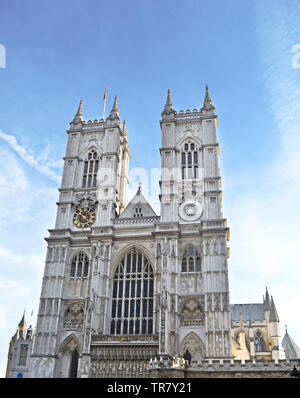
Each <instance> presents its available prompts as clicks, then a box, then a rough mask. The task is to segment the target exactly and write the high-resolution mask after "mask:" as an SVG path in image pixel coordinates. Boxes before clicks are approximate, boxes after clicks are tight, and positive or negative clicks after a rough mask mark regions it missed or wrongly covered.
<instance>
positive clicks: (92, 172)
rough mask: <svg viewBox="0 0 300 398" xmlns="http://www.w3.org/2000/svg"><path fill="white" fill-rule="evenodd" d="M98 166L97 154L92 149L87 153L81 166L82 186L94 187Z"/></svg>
mask: <svg viewBox="0 0 300 398" xmlns="http://www.w3.org/2000/svg"><path fill="white" fill-rule="evenodd" d="M98 168H99V156H98V154H97V152H96V151H95V150H94V149H93V150H91V152H89V153H88V156H87V160H86V161H85V162H84V166H83V179H82V188H95V187H96V186H97V173H98Z"/></svg>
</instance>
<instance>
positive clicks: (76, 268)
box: [69, 249, 90, 278]
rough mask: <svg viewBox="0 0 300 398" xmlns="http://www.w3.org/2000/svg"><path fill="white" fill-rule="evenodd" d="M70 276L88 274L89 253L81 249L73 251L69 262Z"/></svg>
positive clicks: (85, 275) (83, 276) (84, 275)
mask: <svg viewBox="0 0 300 398" xmlns="http://www.w3.org/2000/svg"><path fill="white" fill-rule="evenodd" d="M69 268H70V272H69V276H70V277H71V278H75V277H76V278H81V277H82V278H85V277H88V276H89V272H90V260H89V255H88V254H87V253H86V252H85V251H84V250H82V249H80V250H78V251H77V252H75V253H73V254H72V255H71V256H70V264H69Z"/></svg>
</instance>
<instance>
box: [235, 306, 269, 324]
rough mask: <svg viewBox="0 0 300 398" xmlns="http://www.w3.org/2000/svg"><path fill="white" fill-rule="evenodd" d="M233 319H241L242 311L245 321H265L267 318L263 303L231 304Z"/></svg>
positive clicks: (237, 320) (236, 320)
mask: <svg viewBox="0 0 300 398" xmlns="http://www.w3.org/2000/svg"><path fill="white" fill-rule="evenodd" d="M230 311H231V319H232V320H233V321H235V322H239V321H240V313H242V317H243V321H249V320H251V321H252V322H254V321H263V320H264V319H265V313H264V305H263V304H260V303H259V304H231V305H230Z"/></svg>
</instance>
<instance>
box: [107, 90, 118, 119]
mask: <svg viewBox="0 0 300 398" xmlns="http://www.w3.org/2000/svg"><path fill="white" fill-rule="evenodd" d="M108 119H110V120H115V119H119V110H118V96H117V95H116V96H115V100H114V104H113V107H112V109H111V111H110V114H109V116H108Z"/></svg>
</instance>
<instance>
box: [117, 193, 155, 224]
mask: <svg viewBox="0 0 300 398" xmlns="http://www.w3.org/2000/svg"><path fill="white" fill-rule="evenodd" d="M137 208H138V212H136V209H137ZM137 217H138V218H144V217H157V214H156V213H155V211H154V210H153V209H152V207H151V206H150V204H149V202H148V201H147V199H146V198H145V197H144V195H143V194H142V192H141V189H140V188H139V189H138V191H137V193H136V194H135V195H134V197H133V198H132V199H131V201H130V202H129V203H128V205H127V206H126V207H125V209H124V211H123V212H122V214H121V215H120V216H119V219H122V218H137Z"/></svg>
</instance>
